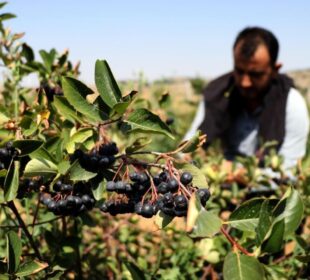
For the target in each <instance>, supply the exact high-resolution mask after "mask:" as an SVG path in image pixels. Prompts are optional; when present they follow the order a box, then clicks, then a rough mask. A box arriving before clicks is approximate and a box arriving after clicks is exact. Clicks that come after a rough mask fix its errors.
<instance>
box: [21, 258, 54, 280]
mask: <svg viewBox="0 0 310 280" xmlns="http://www.w3.org/2000/svg"><path fill="white" fill-rule="evenodd" d="M46 267H48V264H47V263H43V262H38V261H30V262H27V263H23V264H22V265H21V266H20V267H19V269H18V271H17V272H16V276H18V277H25V276H29V275H32V274H35V273H38V272H40V271H41V270H43V269H45V268H46Z"/></svg>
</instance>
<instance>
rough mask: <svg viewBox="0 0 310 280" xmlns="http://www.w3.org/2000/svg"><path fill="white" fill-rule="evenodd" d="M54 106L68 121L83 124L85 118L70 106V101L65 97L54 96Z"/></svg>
mask: <svg viewBox="0 0 310 280" xmlns="http://www.w3.org/2000/svg"><path fill="white" fill-rule="evenodd" d="M53 105H54V106H55V107H56V109H57V111H58V112H59V113H60V114H61V115H62V116H63V117H65V118H66V119H67V120H69V121H71V122H73V123H75V121H78V122H80V123H82V122H83V118H82V116H81V115H80V113H78V112H77V111H76V110H75V109H74V107H72V106H71V105H70V103H69V102H68V100H67V99H66V98H65V97H63V96H54V102H53Z"/></svg>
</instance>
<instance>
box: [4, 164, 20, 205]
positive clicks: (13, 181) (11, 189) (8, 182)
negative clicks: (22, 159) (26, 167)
mask: <svg viewBox="0 0 310 280" xmlns="http://www.w3.org/2000/svg"><path fill="white" fill-rule="evenodd" d="M19 167H20V163H19V161H14V162H12V163H11V165H10V167H9V170H8V172H7V175H6V177H5V180H4V199H5V201H11V200H13V199H14V198H15V197H16V195H17V191H18V186H19Z"/></svg>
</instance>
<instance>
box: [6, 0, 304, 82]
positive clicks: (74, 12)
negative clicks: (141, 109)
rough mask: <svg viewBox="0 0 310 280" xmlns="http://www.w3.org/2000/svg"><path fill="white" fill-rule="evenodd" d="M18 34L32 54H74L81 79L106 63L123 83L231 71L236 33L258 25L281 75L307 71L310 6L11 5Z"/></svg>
mask: <svg viewBox="0 0 310 280" xmlns="http://www.w3.org/2000/svg"><path fill="white" fill-rule="evenodd" d="M7 9H9V11H11V12H13V13H15V14H16V15H17V16H18V17H17V18H16V19H14V20H12V21H10V26H11V27H12V29H13V30H14V31H15V32H22V31H23V32H26V36H25V37H24V40H25V41H26V42H28V44H29V45H31V46H32V47H33V48H34V50H35V51H38V50H40V49H45V50H49V49H51V48H53V47H54V48H56V49H57V50H58V51H61V50H63V49H65V48H69V49H70V57H71V60H72V61H77V60H80V61H81V68H80V69H81V79H82V80H84V81H85V82H86V83H93V73H94V63H95V60H96V59H97V58H100V59H106V60H107V61H108V62H109V64H110V66H111V68H112V70H113V72H114V75H115V76H116V78H117V79H118V80H128V79H137V78H138V77H139V76H140V75H141V72H143V74H144V77H145V79H147V80H148V81H154V80H158V79H163V78H172V77H191V78H193V77H197V76H200V77H203V78H212V77H215V76H217V75H219V74H221V73H224V72H226V71H229V70H230V69H231V67H232V55H231V48H232V44H233V41H234V39H235V37H236V35H237V33H238V32H239V31H240V30H241V29H243V28H244V27H246V26H254V25H259V26H262V27H265V28H268V29H270V30H271V31H273V32H274V33H275V35H276V36H277V37H278V39H279V42H280V57H279V60H280V61H281V62H283V71H293V70H294V71H295V70H303V69H307V68H309V63H310V52H309V49H310V37H309V36H308V33H309V27H310V18H309V10H310V2H309V1H307V0H298V1H288V0H284V1H267V0H260V1H242V0H236V1H197V0H193V1H190V2H189V1H184V0H178V1H177V0H171V1H163V0H158V1H141V0H132V1H95V0H88V1H81V0H74V1H73V0H66V1H61V0H44V1H40V0H23V1H21V0H13V1H10V3H9V5H8V6H7Z"/></svg>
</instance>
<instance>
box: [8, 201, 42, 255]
mask: <svg viewBox="0 0 310 280" xmlns="http://www.w3.org/2000/svg"><path fill="white" fill-rule="evenodd" d="M7 206H8V207H9V208H10V209H11V210H12V212H13V213H14V214H15V216H16V219H17V221H18V223H19V225H20V226H21V228H22V229H23V231H24V233H25V234H26V236H27V238H28V240H29V242H30V245H31V247H32V249H33V250H34V252H35V255H36V257H37V258H38V259H39V260H41V261H42V260H43V258H42V256H41V254H40V251H39V249H38V247H37V246H36V244H35V243H34V240H33V238H32V236H31V234H30V233H29V231H28V229H27V226H26V224H25V223H24V221H23V219H22V217H21V216H20V214H19V212H18V210H17V208H16V206H15V204H14V201H13V200H12V201H9V202H8V203H7Z"/></svg>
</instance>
